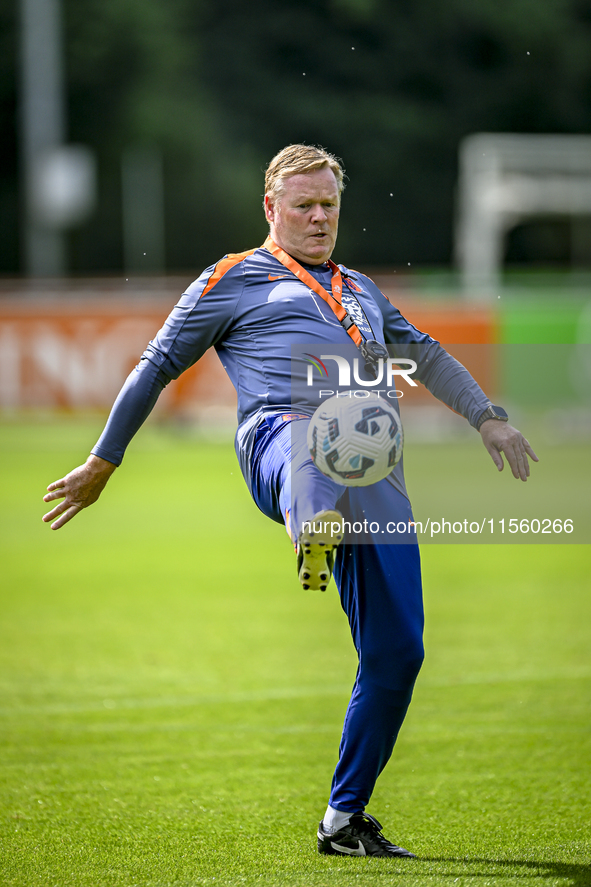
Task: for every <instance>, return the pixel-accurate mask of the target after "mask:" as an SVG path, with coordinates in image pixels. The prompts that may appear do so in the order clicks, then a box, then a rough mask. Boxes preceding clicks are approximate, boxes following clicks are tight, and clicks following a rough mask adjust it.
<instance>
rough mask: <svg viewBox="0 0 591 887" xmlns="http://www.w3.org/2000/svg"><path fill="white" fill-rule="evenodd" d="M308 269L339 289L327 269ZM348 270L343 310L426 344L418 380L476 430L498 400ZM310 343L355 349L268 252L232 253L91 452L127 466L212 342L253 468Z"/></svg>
mask: <svg viewBox="0 0 591 887" xmlns="http://www.w3.org/2000/svg"><path fill="white" fill-rule="evenodd" d="M304 267H305V269H306V270H307V271H308V272H309V273H310V274H312V275H313V276H314V277H315V278H316V279H317V280H318V281H319V282H320V283H321V284H322V286H323V287H324V288H325V289H327V290H328V291H329V292H330V285H331V277H332V272H331V270H330V268H329V266H328V265H327V264H323V265H304ZM339 268H340V269H341V273H342V275H343V295H342V302H343V305H344V306H345V308H346V309H347V310H348V312H349V313H350V314H351V315H352V317H353V319H354V320H355V322H356V324H357V326H358V328H359V330H360V332H361V333H362V335H363V336H365V337H366V338H368V339H370V338H373V339H377V340H378V341H379V342H383V343H385V344H388V345H398V346H404V345H411V346H416V345H420V346H422V347H421V348H420V349H417V352H416V353H418V354H420V359H419V360H418V361H417V362H418V368H417V371H416V373H415V375H414V377H413V378H415V379H418V380H419V381H420V382H422V383H423V384H424V385H425V386H426V387H427V388H428V389H429V390H430V391H431V393H432V394H434V395H435V397H437V398H439V399H440V400H442V401H443V402H444V403H446V404H447V405H448V406H450V407H451V408H452V409H453V410H455V411H456V412H458V413H460V414H461V415H463V416H464V417H465V418H466V419H468V421H469V422H470V423H471V424H472V425H474V426H475V425H476V422H477V420H478V418H479V417H480V415H481V414H482V412H483V411H484V410H485V409H486V408H487V406H488V404H489V403H490V401H489V399H488V398H487V397H486V395H485V394H484V393H483V391H482V390H481V388H480V387H479V386H478V385H477V383H476V382H475V381H474V379H473V378H472V376H471V375H470V374H469V373H468V371H467V370H466V369H465V368H464V367H463V366H462V365H461V364H460V363H458V361H456V360H455V358H453V357H452V356H451V355H450V354H448V353H447V352H446V351H445V349H443V348H442V347H441V345H440V344H439V343H438V342H436V341H435V340H434V339H432V338H431V337H430V336H428V335H427V334H426V333H422V332H420V331H419V330H417V328H416V327H414V326H413V325H412V324H411V323H409V322H408V321H407V320H406V319H405V318H404V317H403V316H402V314H401V313H400V312H399V311H398V309H397V308H395V307H394V306H393V305H391V304H390V302H389V301H388V299H387V298H386V297H385V296H384V295H383V294H382V293H381V292H380V290H379V289H378V288H377V286H376V285H375V283H374V282H373V281H372V280H371V279H370V278H368V277H366V276H365V275H364V274H360V273H359V272H357V271H350V270H349V269H347V268H345V267H344V266H343V265H339ZM303 341H305V343H306V345H307V346H308V347H309V349H310V350H311V351H316V352H317V353H319V352H318V350H317V349H319V348H326V346H344V345H350V344H351V340H350V338H349V336H348V335H347V333H346V331H345V330H344V329H343V327H342V326H341V324H340V323H339V321H338V320H337V318H336V316H335V314H334V313H333V311H332V309H331V308H330V307H329V305H327V304H326V303H325V302H324V301H323V300H322V299H321V298H320V297H319V296H317V295H316V294H315V293H314V292H312V291H311V290H310V289H309V288H308V287H307V286H306V285H305V284H304V283H302V282H301V281H300V280H299V279H298V278H297V277H296V276H295V275H294V274H292V272H291V271H289V270H288V269H287V268H286V267H285V266H284V265H282V264H281V263H280V262H279V260H278V259H276V258H275V257H274V256H273V255H272V254H271V253H270V252H269V251H268V250H267V249H265V247H259V248H257V249H253V250H249V251H247V252H244V253H239V254H234V255H232V254H230V255H228V256H226V257H225V258H223V259H221V261H219V262H217V263H216V264H215V265H211V266H210V267H209V268H207V269H206V270H205V271H204V272H203V274H202V275H201V276H200V277H199V278H198V279H197V280H196V281H195V282H194V283H192V284H191V285H190V286H189V288H188V289H187V291H186V292H185V293H184V294H183V295H182V296H181V299H180V301H179V302H178V304H177V305H175V307H174V308H173V310H172V312H171V313H170V315H169V317H168V318H167V320H166V322H165V323H164V326H163V327H162V329H161V330H160V331H159V332H158V334H157V335H156V338H155V339H154V340H153V341H152V342H150V344H149V345H148V347H147V348H146V350H145V352H144V354H143V355H142V357H141V360H140V362H139V364H138V365H137V366H136V367H135V369H134V370H133V371H132V372H131V374H130V375H129V377H128V378H127V380H126V382H125V384H124V385H123V388H122V389H121V391H120V392H119V395H118V397H117V399H116V401H115V404H114V405H113V409H112V411H111V414H110V416H109V420H108V422H107V425H106V427H105V429H104V431H103V433H102V435H101V437H100V439H99V441H98V443H97V444H96V446H95V447H94V448H93V450H92V452H93V453H94V454H95V455H97V456H100V457H101V458H103V459H106V460H107V461H108V462H113V463H114V464H115V465H119V464H120V463H121V461H122V459H123V455H124V453H125V450H126V448H127V445H128V444H129V442H130V440H131V439H132V437H133V436H134V434H135V433H136V432H137V431H138V429H139V428H140V426H141V425H142V424H143V422H144V421H145V420H146V418H147V417H148V415H149V414H150V412H151V410H152V409H153V407H154V404H155V403H156V400H157V399H158V396H159V395H160V393H161V391H162V390H163V389H164V387H165V386H166V385H167V384H168V383H169V382H170V381H171V380H172V379H176V378H178V376H180V375H181V373H182V372H183V371H184V370H186V369H188V367H190V366H192V365H193V364H194V363H195V362H196V361H197V360H199V358H200V357H201V356H202V355H203V354H204V353H205V351H206V350H207V349H208V348H209V347H210V346H211V345H213V346H214V347H215V349H216V351H217V353H218V355H219V357H220V360H221V362H222V364H223V366H224V368H225V370H226V372H227V373H228V376H229V377H230V380H231V382H232V384H233V385H234V387H235V389H236V391H237V394H238V423H239V426H240V427H239V430H238V439H239V440H240V442H241V449H242V451H243V452H242V456H243V458H241V464H242V467H243V470H244V469H245V465H246V463H247V462H248V451H249V448H250V444H249V441H250V439H251V438H252V437H253V435H250V434H245V433H244V432H245V430H247V429H249V428H256V425H257V424H258V423H257V417H260V416H262V415H264V414H266V413H268V412H269V411H277V412H284V411H286V410H289V409H290V407H291V400H292V346H293V345H298V346H301V344H302V342H303ZM397 354H398V352H397ZM399 356H403V355H402V354H399ZM413 357H415V353H413ZM415 359H417V358H416V357H415ZM316 406H317V404H314V405H313V407H312V410H313V409H315V407H316ZM400 474H401V477H400V479H399V483H397V484H396V486H398V487H399V488H401V489H402V490H403V491H404V480H403V479H402V466H400Z"/></svg>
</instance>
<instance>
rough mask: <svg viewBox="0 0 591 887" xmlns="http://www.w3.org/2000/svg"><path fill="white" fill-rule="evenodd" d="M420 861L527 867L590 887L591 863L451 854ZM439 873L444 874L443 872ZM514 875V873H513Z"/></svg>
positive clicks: (542, 875)
mask: <svg viewBox="0 0 591 887" xmlns="http://www.w3.org/2000/svg"><path fill="white" fill-rule="evenodd" d="M420 860H421V862H439V863H442V862H451V863H459V864H461V865H464V866H472V867H474V869H475V868H476V866H480V865H482V866H487V867H488V866H497V867H498V868H500V869H503V868H506V869H509V868H520V867H521V868H523V869H527V870H528V873H529V874H530V875H531V874H533V875H534V877H538V878H548V877H552V878H569V879H570V881H571V884H572V887H591V864H589V865H583V864H582V863H581V864H575V863H570V862H546V861H544V862H536V861H535V860H533V859H482V858H479V857H470V856H465V857H463V858H461V857H457V856H456V857H452V856H421V857H420ZM441 874H444V873H443V872H442V873H441ZM446 874H449V876H450V877H451V876H452V875H457V874H458V873H457V872H449V873H446ZM466 874H467V873H466ZM525 874H526V872H524V873H523V874H520V875H517V876H516V877H518V878H519V877H525ZM470 875H472V876H476V877H478V876H479V875H482V876H485V875H488V876H489V877H490V870H488V871H487V870H484V869H483V870H480V871H476V870H474V871H472V872H470ZM513 877H515V875H513Z"/></svg>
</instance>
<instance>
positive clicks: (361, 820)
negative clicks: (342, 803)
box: [318, 813, 416, 859]
mask: <svg viewBox="0 0 591 887" xmlns="http://www.w3.org/2000/svg"><path fill="white" fill-rule="evenodd" d="M318 852H319V853H327V854H329V855H331V856H406V857H407V858H408V859H416V856H415V855H414V853H410V851H408V850H405V849H404V847H397V846H396V844H391V843H390V841H388V840H386V838H385V837H384V836H383V834H382V826H381V825H380V823H379V822H378V821H377V819H374V817H373V816H370V815H369V813H353V815H352V816H351V819H350V820H349V822H348V823H347V825H345V826H343V828H340V829H339V830H338V832H334V833H333V834H332V835H328V834H327V833H326V832H325V831H324V823H323V822H321V823H320V826H319V827H318Z"/></svg>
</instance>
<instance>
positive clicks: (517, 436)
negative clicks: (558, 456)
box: [480, 419, 540, 481]
mask: <svg viewBox="0 0 591 887" xmlns="http://www.w3.org/2000/svg"><path fill="white" fill-rule="evenodd" d="M480 434H481V435H482V442H483V444H484V446H485V447H486V449H487V450H488V452H489V453H490V457H491V459H492V460H493V462H494V463H495V465H496V466H497V468H498V469H499V471H502V470H503V468H504V465H505V463H504V462H503V457H502V455H501V453H504V454H505V456H506V457H507V462H508V463H509V467H510V468H511V471H512V472H513V477H515V478H518V479H519V478H520V479H521V480H523V481H526V480H527V479H528V477H529V461H528V458H527V457H528V456H531V458H532V459H533V460H534V462H539V461H540V460H539V459H538V457H537V456H536V454H535V453H534V451H533V450H532V448H531V446H530V445H529V441H527V440H526V439H525V437H524V436H523V434H522V433H521V431H518V430H517V428H513V427H512V426H511V425H508V424H507V423H506V422H500V421H499V420H498V419H487V420H486V422H483V423H482V425H481V426H480Z"/></svg>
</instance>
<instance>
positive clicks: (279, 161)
mask: <svg viewBox="0 0 591 887" xmlns="http://www.w3.org/2000/svg"><path fill="white" fill-rule="evenodd" d="M324 166H328V168H329V169H331V170H332V171H333V173H334V175H335V178H336V180H337V187H338V189H339V197H340V196H341V194H342V192H343V190H344V188H345V183H344V181H343V178H344V175H345V170H344V167H343V165H342V162H341V160H340V159H339V158H338V157H335V156H334V154H329V152H328V151H325V150H324V148H320V147H316V145H288V146H287V147H286V148H283V150H282V151H279V153H278V154H276V155H275V157H274V158H273V159H272V160H271V162H270V163H269V165H268V167H267V171H266V173H265V194H268V195H269V197H272V198H273V199H275V200H276V199H277V198H278V197H279V196H280V195H281V192H282V191H283V180H284V179H287V178H289V177H290V176H295V175H298V173H300V174H301V173H307V172H313V171H314V170H315V169H322V167H324Z"/></svg>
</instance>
